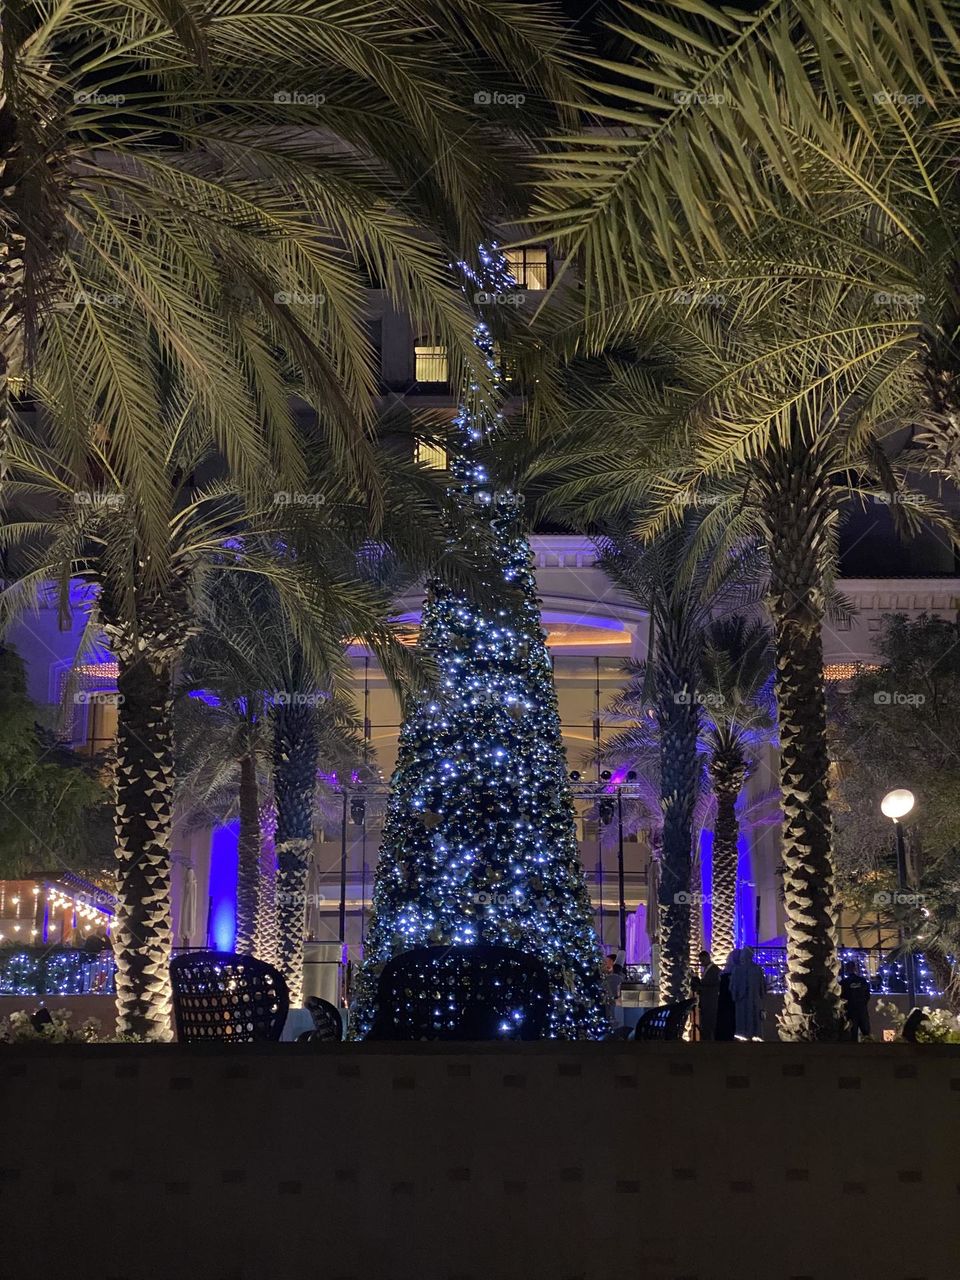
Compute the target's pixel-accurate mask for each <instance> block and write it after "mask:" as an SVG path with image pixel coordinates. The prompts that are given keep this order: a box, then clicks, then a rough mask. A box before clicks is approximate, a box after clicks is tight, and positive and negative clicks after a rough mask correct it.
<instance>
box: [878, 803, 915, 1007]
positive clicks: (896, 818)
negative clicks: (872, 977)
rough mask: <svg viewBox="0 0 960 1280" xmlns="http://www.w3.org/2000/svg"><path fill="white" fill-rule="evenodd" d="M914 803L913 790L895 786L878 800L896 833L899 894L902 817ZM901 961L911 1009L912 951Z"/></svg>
mask: <svg viewBox="0 0 960 1280" xmlns="http://www.w3.org/2000/svg"><path fill="white" fill-rule="evenodd" d="M915 803H916V800H915V797H914V794H913V792H912V791H908V790H907V789H906V787H897V788H896V789H895V790H893V791H888V792H887V794H886V795H885V796H884V797H883V799H882V800H881V801H880V812H881V813H882V814H883V816H884V817H885V818H889V819H890V820H891V822H892V823H893V827H894V830H895V831H896V833H897V884H898V885H899V886H900V894H901V895H903V894H905V893H906V889H907V846H906V841H905V840H904V838H903V819H904V818H905V817H906V816H907V814H908V813H911V812H912V811H913V806H914V804H915ZM900 947H901V950H903V925H902V924H901V925H900ZM903 963H904V967H905V968H906V971H907V998H908V999H909V1001H910V1008H911V1009H912V1008H913V1007H914V1006H915V1005H916V1003H917V980H916V974H915V970H914V962H913V952H912V951H904V956H903Z"/></svg>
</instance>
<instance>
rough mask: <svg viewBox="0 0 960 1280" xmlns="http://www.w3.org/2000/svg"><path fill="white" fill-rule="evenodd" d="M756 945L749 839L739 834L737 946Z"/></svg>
mask: <svg viewBox="0 0 960 1280" xmlns="http://www.w3.org/2000/svg"><path fill="white" fill-rule="evenodd" d="M756 945H757V890H756V885H755V884H754V883H753V867H752V865H751V859H750V837H749V836H748V835H747V833H746V832H745V831H741V832H740V838H739V839H738V840H737V946H738V947H755V946H756Z"/></svg>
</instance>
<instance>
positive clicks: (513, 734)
mask: <svg viewBox="0 0 960 1280" xmlns="http://www.w3.org/2000/svg"><path fill="white" fill-rule="evenodd" d="M460 266H461V269H462V270H463V272H464V276H465V278H466V280H467V288H468V290H469V291H470V292H471V293H472V292H473V291H475V290H482V291H484V292H485V293H488V294H503V293H508V292H509V291H510V290H511V289H512V288H513V287H514V281H513V279H512V277H511V276H510V274H509V272H508V271H507V268H506V262H505V259H504V257H503V255H502V253H500V252H499V250H497V249H496V248H493V249H491V250H486V249H482V250H481V252H480V267H479V270H478V271H477V272H476V273H474V272H472V271H471V270H470V269H469V268H468V267H467V266H466V264H460ZM474 340H475V342H476V344H477V347H478V348H479V350H480V352H481V353H482V355H483V358H484V360H485V362H486V364H487V367H488V368H489V369H490V371H491V375H492V377H493V379H494V381H495V383H496V382H498V381H499V375H498V371H497V362H496V359H495V354H494V341H493V336H492V334H491V332H490V329H489V327H488V326H487V325H486V324H485V323H483V322H482V321H481V322H479V323H478V324H477V326H476V328H475V331H474ZM477 392H478V388H477V387H475V386H474V387H471V388H470V393H471V394H470V395H468V396H465V397H464V399H465V401H466V402H467V403H468V404H471V405H472V404H473V403H474V400H475V398H476V393H477ZM501 421H502V413H501V412H500V409H499V403H498V404H496V405H494V406H492V407H491V408H489V409H486V410H483V411H475V410H473V409H471V408H467V407H466V406H463V407H461V409H460V412H459V415H458V417H457V418H456V419H455V421H454V424H453V428H452V432H451V439H450V442H449V445H450V448H449V454H450V471H451V475H452V477H453V482H452V485H451V489H450V495H449V496H450V502H451V518H450V522H449V525H448V528H449V529H450V538H451V542H452V543H453V544H454V545H456V546H458V547H459V548H460V549H461V550H463V551H465V552H467V553H471V552H473V553H481V552H485V553H486V556H487V557H488V558H489V556H490V553H491V551H492V553H493V559H494V561H495V563H496V565H497V569H496V574H495V579H494V580H492V581H490V582H488V583H486V584H485V587H486V589H487V590H486V592H485V594H484V597H483V600H484V603H483V604H482V605H480V604H477V603H475V602H474V601H473V600H471V599H470V598H468V597H467V596H466V595H464V594H463V593H461V592H458V591H454V590H452V589H451V588H450V587H448V586H446V585H445V584H443V583H441V582H438V581H433V582H431V583H430V585H429V587H428V592H427V599H426V602H425V605H424V610H423V618H422V623H421V630H420V639H419V644H420V646H421V648H422V649H423V651H424V653H425V654H426V655H427V656H429V657H430V658H431V659H432V660H433V663H434V664H435V668H436V670H437V672H438V677H437V683H436V687H435V688H434V689H433V690H432V691H431V693H430V695H429V696H428V697H426V698H425V699H423V700H421V701H419V702H418V703H416V705H415V706H414V707H413V709H412V710H411V711H410V713H409V714H408V716H407V719H406V721H405V723H404V726H403V730H402V733H401V736H400V747H399V754H398V760H397V768H396V771H395V773H394V776H393V780H392V785H391V797H390V803H389V807H388V812H387V820H386V823H385V826H384V832H383V842H382V845H381V850H380V859H379V863H378V866H377V875H376V882H375V886H374V903H373V915H372V920H371V927H370V931H369V934H368V937H367V940H366V945H365V960H364V966H363V969H362V970H361V974H360V977H359V981H358V993H357V1001H356V1004H355V1014H354V1023H353V1026H352V1034H354V1035H356V1036H358V1037H359V1038H362V1037H363V1035H364V1034H365V1033H366V1032H367V1031H368V1030H369V1027H370V1024H371V1021H372V1016H373V997H374V994H375V991H376V984H377V977H378V975H379V972H380V970H381V969H382V967H383V965H384V964H385V963H386V962H387V960H389V959H390V958H391V957H392V956H394V955H397V954H399V953H401V952H403V951H407V950H410V949H411V948H413V947H417V946H423V945H428V944H443V945H450V944H453V945H471V944H474V943H478V942H483V943H493V944H501V945H506V946H511V947H515V948H517V949H519V950H522V951H526V952H530V953H533V954H535V955H537V956H539V957H540V958H541V959H542V960H543V961H544V962H545V963H546V966H547V968H548V970H549V974H550V981H551V993H552V994H551V1014H550V1027H551V1033H552V1034H553V1035H554V1036H558V1037H566V1038H572V1039H576V1038H589V1037H600V1036H602V1035H604V1034H605V1032H606V1030H607V1025H606V1021H605V1017H604V1013H603V1002H602V995H601V974H600V949H599V945H598V942H597V938H596V934H595V932H594V929H593V923H592V909H591V905H590V899H589V896H588V894H587V890H586V885H585V882H584V877H583V868H582V866H581V864H580V857H579V851H578V848H577V840H576V828H575V825H574V815H573V802H572V798H571V794H570V790H569V785H568V781H567V765H566V760H565V756H564V750H563V744H562V739H561V735H560V718H559V714H558V712H557V701H556V690H555V688H554V684H553V671H552V667H551V664H550V657H549V654H548V652H547V648H546V638H545V636H544V633H543V630H542V627H541V623H540V612H539V608H538V603H537V598H536V583H535V580H534V576H533V570H532V556H531V554H530V548H529V544H528V542H527V540H526V537H525V536H524V534H523V531H522V525H521V505H522V499H521V498H520V496H519V495H518V494H516V493H514V492H513V491H512V490H511V489H510V488H509V487H508V486H504V485H502V484H498V483H496V482H495V479H494V478H492V477H491V476H490V475H488V474H487V471H486V469H485V467H484V464H483V462H482V461H481V459H480V456H479V452H478V446H480V444H481V443H483V442H486V441H488V440H489V439H490V437H491V436H493V435H495V433H496V431H497V429H498V427H499V426H500V424H501ZM498 588H499V592H498ZM504 588H509V592H508V591H506V590H504ZM498 601H499V603H498ZM504 1034H508V1030H505V1031H504Z"/></svg>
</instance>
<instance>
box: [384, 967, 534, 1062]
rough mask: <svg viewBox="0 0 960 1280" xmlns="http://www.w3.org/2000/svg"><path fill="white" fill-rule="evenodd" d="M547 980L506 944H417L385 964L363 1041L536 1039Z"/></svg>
mask: <svg viewBox="0 0 960 1280" xmlns="http://www.w3.org/2000/svg"><path fill="white" fill-rule="evenodd" d="M550 999H551V994H550V982H549V978H548V975H547V970H546V968H545V967H544V965H543V963H542V961H540V960H538V959H537V957H536V956H531V955H527V954H526V953H524V952H522V951H516V950H514V948H513V947H500V946H487V945H484V944H478V945H477V946H472V947H417V948H415V949H414V950H413V951H405V952H404V953H403V954H402V955H399V956H395V957H394V958H393V959H392V960H390V961H389V962H388V963H387V965H386V966H385V968H384V970H383V973H382V974H381V975H380V982H379V985H378V988H377V1011H376V1016H375V1018H374V1023H373V1026H372V1027H371V1029H370V1031H369V1032H368V1034H367V1037H366V1038H367V1039H368V1040H542V1039H545V1038H546V1036H547V1035H548V1028H549V1012H550Z"/></svg>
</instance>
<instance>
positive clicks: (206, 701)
mask: <svg viewBox="0 0 960 1280" xmlns="http://www.w3.org/2000/svg"><path fill="white" fill-rule="evenodd" d="M257 594H258V593H257V592H255V591H251V590H249V588H246V589H245V586H244V584H243V583H242V581H241V582H239V583H238V582H237V581H235V580H231V579H230V578H229V577H227V578H226V579H221V580H220V582H218V583H217V585H216V588H215V590H214V593H213V599H212V600H211V601H207V602H205V605H204V607H202V609H201V611H200V620H201V623H202V630H201V631H200V633H199V634H198V635H197V636H196V637H194V638H193V639H192V640H191V641H190V642H189V643H188V645H187V648H186V652H185V654H184V658H183V674H182V684H181V696H180V697H179V698H178V702H177V708H176V717H175V724H176V728H177V741H178V752H177V771H178V778H179V784H180V785H179V790H178V808H179V809H181V810H186V811H187V812H192V813H193V814H194V815H195V817H196V818H197V819H199V820H204V819H206V820H209V818H210V816H215V817H216V818H217V820H219V821H224V820H225V819H227V818H229V817H232V816H233V815H234V813H236V814H237V816H238V817H239V836H238V875H237V940H236V949H237V951H239V952H241V953H245V954H259V953H260V952H259V948H258V946H257V944H256V935H257V926H258V923H259V926H260V930H261V933H266V932H271V933H274V932H275V930H270V929H269V928H268V919H267V917H268V915H269V914H270V910H271V906H270V905H268V904H267V903H266V902H265V901H264V891H263V890H264V886H263V885H262V883H261V881H262V879H263V867H262V856H263V853H264V849H263V842H262V831H263V826H264V809H265V808H269V811H270V818H271V819H274V808H273V802H272V796H273V794H274V790H275V785H276V784H275V779H274V776H273V765H274V726H275V725H276V723H277V721H278V719H279V717H280V715H281V713H282V711H283V709H284V708H285V707H286V706H287V705H290V704H293V703H294V702H300V700H301V699H303V705H308V706H309V709H310V711H311V713H312V721H313V734H312V738H311V743H312V742H314V741H315V742H316V745H317V753H316V754H317V759H318V760H319V762H320V764H322V766H323V768H324V770H325V771H326V772H328V773H329V772H336V773H338V774H339V775H340V776H345V775H347V774H349V772H350V770H351V768H352V767H354V766H356V765H357V764H358V763H359V762H360V761H361V759H362V754H363V753H362V747H361V742H360V737H359V727H358V725H357V722H356V720H355V717H354V716H353V715H352V710H351V708H350V707H349V705H348V704H347V703H346V702H344V701H342V700H341V699H338V698H334V697H332V696H330V695H329V694H327V695H326V696H324V695H322V694H320V693H317V695H316V696H315V697H313V698H312V699H310V700H309V702H307V700H306V699H304V692H303V689H302V688H299V689H294V688H292V687H291V685H292V683H293V682H292V681H291V679H290V670H289V667H288V662H287V658H288V654H289V653H290V652H291V651H293V650H294V649H295V648H296V646H295V644H294V642H293V641H292V639H291V637H290V635H289V627H288V626H286V625H285V624H284V619H283V614H282V612H281V611H279V610H278V609H277V607H276V603H277V602H276V600H272V601H270V604H271V606H272V612H273V614H274V615H275V616H276V617H278V618H279V623H278V625H276V626H273V627H271V626H270V625H269V622H268V619H265V618H263V617H261V616H260V614H259V611H258V609H257V607H256V596H257ZM251 606H252V607H251ZM278 640H280V641H281V643H280V644H279V645H278V644H277V643H276V642H277V641H278ZM305 767H309V761H306V762H305ZM317 789H318V783H317V778H316V776H315V777H314V779H313V786H312V790H313V792H316V791H317ZM268 796H269V797H271V800H270V802H269V805H265V804H264V800H265V797H268ZM311 803H314V797H313V796H312V797H311ZM271 825H272V830H271V831H270V837H271V849H270V853H271V856H275V855H274V851H273V847H272V844H273V840H274V839H275V830H276V823H275V819H274V820H273V821H272V824H271ZM313 825H314V824H313V815H312V813H311V822H310V833H311V843H312V836H313ZM273 905H275V904H273ZM295 905H296V900H294V902H293V903H292V906H295ZM285 915H286V917H287V918H290V917H291V916H292V915H293V911H289V912H285ZM286 932H290V933H293V932H295V928H291V929H289V930H285V933H286ZM301 932H302V927H301ZM263 946H264V948H266V949H269V950H270V951H271V956H270V957H268V956H266V955H264V956H261V958H263V959H268V958H269V959H271V963H273V962H274V959H273V957H275V954H276V947H275V944H274V945H272V946H271V944H270V943H269V942H268V941H267V939H266V938H264V939H263Z"/></svg>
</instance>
